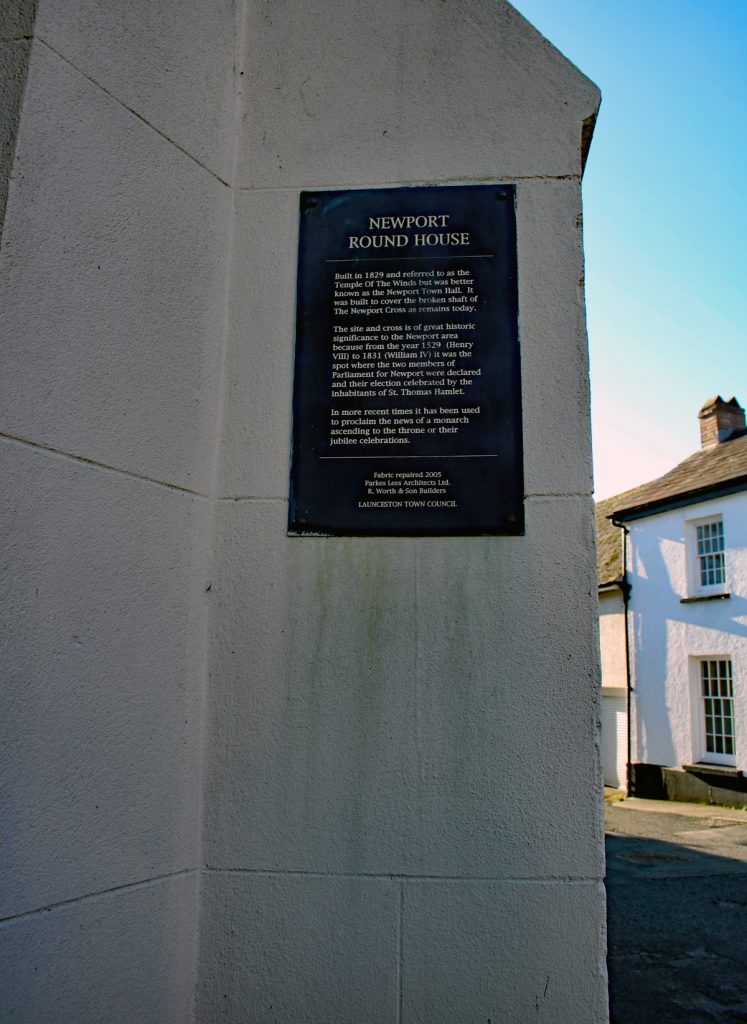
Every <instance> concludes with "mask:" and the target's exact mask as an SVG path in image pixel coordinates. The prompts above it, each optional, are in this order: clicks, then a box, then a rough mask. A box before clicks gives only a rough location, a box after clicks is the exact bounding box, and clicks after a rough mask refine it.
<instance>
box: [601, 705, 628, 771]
mask: <svg viewBox="0 0 747 1024" xmlns="http://www.w3.org/2000/svg"><path fill="white" fill-rule="evenodd" d="M626 722H627V720H626V715H625V693H624V692H623V693H622V695H621V694H620V691H619V690H616V691H615V693H614V694H612V693H610V694H606V693H605V692H604V689H602V764H603V765H604V784H605V786H617V787H618V788H621V789H622V788H624V786H625V765H626V761H627V754H628V751H627V745H628V730H627V724H626Z"/></svg>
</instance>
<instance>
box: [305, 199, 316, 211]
mask: <svg viewBox="0 0 747 1024" xmlns="http://www.w3.org/2000/svg"><path fill="white" fill-rule="evenodd" d="M318 205H319V200H318V199H307V200H306V202H305V204H304V206H305V207H306V210H307V211H308V210H313V209H314V207H315V206H318Z"/></svg>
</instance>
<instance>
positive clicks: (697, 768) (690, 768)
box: [682, 762, 742, 779]
mask: <svg viewBox="0 0 747 1024" xmlns="http://www.w3.org/2000/svg"><path fill="white" fill-rule="evenodd" d="M682 770H683V771H686V772H694V773H695V774H696V775H726V776H728V777H729V778H730V779H739V778H741V777H742V772H740V771H739V769H737V768H732V767H730V766H729V765H728V764H705V763H703V762H698V763H697V764H683V765H682Z"/></svg>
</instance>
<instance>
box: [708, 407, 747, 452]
mask: <svg viewBox="0 0 747 1024" xmlns="http://www.w3.org/2000/svg"><path fill="white" fill-rule="evenodd" d="M698 419H699V420H700V446H701V448H714V447H715V446H716V445H717V444H721V442H722V441H728V440H729V438H730V437H731V435H732V434H733V433H734V431H735V430H744V428H745V422H744V409H743V408H742V406H741V405H740V404H739V402H738V401H737V400H736V398H734V396H733V395H732V397H731V398H730V399H729V401H728V402H725V401H724V400H723V398H722V397H721V395H716V396H715V398H709V399H708V401H707V402H706V403H705V405H704V406H703V408H702V409H701V410H700V412H699V413H698Z"/></svg>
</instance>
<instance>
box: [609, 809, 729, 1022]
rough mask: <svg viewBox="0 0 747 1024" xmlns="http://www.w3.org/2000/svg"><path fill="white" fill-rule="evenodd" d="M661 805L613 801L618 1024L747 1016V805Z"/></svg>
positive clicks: (613, 1011)
mask: <svg viewBox="0 0 747 1024" xmlns="http://www.w3.org/2000/svg"><path fill="white" fill-rule="evenodd" d="M652 804H653V805H654V807H656V802H654V801H639V800H629V801H625V802H624V803H622V804H613V805H611V806H608V807H607V905H608V913H607V916H608V933H609V935H608V942H609V953H608V967H609V976H610V1017H611V1021H612V1024H736V1022H740V1021H741V1022H747V812H744V811H741V812H740V811H737V812H733V811H728V810H726V809H725V808H706V807H695V808H688V807H687V805H685V806H683V805H672V804H668V803H667V804H659V806H660V807H661V808H662V810H658V809H657V810H651V809H649V808H650V806H651V805H652ZM665 807H666V811H665V810H664V809H663V808H665ZM673 812H674V813H673Z"/></svg>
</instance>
